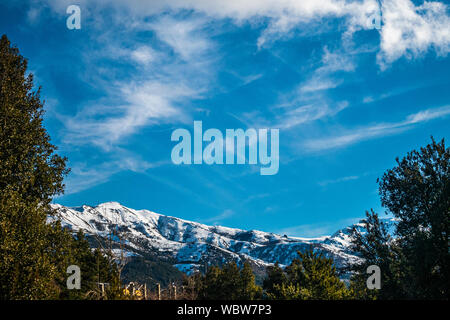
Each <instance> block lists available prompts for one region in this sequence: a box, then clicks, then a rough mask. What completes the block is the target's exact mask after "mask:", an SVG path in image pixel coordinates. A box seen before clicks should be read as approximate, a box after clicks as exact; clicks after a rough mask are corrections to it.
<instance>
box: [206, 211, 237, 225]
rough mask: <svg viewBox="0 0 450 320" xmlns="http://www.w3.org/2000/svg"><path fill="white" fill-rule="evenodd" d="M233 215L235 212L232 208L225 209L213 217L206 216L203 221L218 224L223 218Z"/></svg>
mask: <svg viewBox="0 0 450 320" xmlns="http://www.w3.org/2000/svg"><path fill="white" fill-rule="evenodd" d="M234 215H235V212H234V211H233V210H231V209H226V210H224V211H223V212H222V213H220V214H218V215H217V216H214V217H211V218H208V219H204V220H203V221H204V222H205V223H213V224H218V223H220V222H222V221H223V220H226V219H228V218H231V217H232V216H234Z"/></svg>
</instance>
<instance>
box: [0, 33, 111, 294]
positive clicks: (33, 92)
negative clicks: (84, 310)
mask: <svg viewBox="0 0 450 320" xmlns="http://www.w3.org/2000/svg"><path fill="white" fill-rule="evenodd" d="M39 92H40V88H37V89H36V88H35V87H34V84H33V74H31V73H29V74H27V60H26V59H24V58H23V57H22V56H21V55H20V54H19V50H18V49H17V48H16V47H13V46H11V43H10V41H9V40H8V38H7V37H6V35H3V36H2V37H1V38H0V124H1V126H0V299H60V298H72V299H74V298H84V297H85V294H86V293H87V292H88V291H90V290H95V289H96V287H97V285H96V283H97V281H98V279H99V277H98V274H99V273H102V279H106V280H105V281H110V282H111V283H112V284H113V286H112V287H113V288H115V292H114V294H113V295H112V296H114V297H117V296H118V293H117V292H118V290H117V288H118V284H117V283H116V282H117V279H118V277H117V272H116V270H115V268H116V267H115V264H114V263H113V262H112V261H111V259H108V258H107V257H105V256H104V254H103V253H101V252H97V253H95V254H94V253H92V252H91V249H90V248H89V245H88V243H87V241H86V240H85V238H84V235H83V234H82V233H79V234H78V236H77V237H75V238H74V237H73V235H72V234H71V232H69V231H68V230H64V229H63V228H62V227H61V225H60V223H59V222H58V221H56V222H53V223H47V217H48V215H55V212H53V211H52V210H51V208H50V206H49V204H50V202H51V199H52V197H53V196H55V195H57V194H60V193H62V192H63V190H64V184H63V179H64V177H65V175H66V174H67V173H68V172H69V170H68V169H67V168H66V160H67V159H66V158H63V157H60V156H59V155H57V154H56V153H55V151H56V147H55V146H54V145H52V144H51V143H50V137H49V135H48V133H47V131H46V130H45V128H44V126H43V114H44V109H43V103H42V102H41V100H40V95H39ZM72 264H75V265H78V266H79V267H80V268H82V273H83V274H82V277H81V278H82V282H81V283H82V289H81V290H80V291H70V292H69V291H68V290H67V287H66V279H67V276H68V275H67V274H66V270H67V267H68V266H69V265H72ZM94 273H95V275H94ZM95 276H97V277H95ZM94 279H97V281H95V280H94Z"/></svg>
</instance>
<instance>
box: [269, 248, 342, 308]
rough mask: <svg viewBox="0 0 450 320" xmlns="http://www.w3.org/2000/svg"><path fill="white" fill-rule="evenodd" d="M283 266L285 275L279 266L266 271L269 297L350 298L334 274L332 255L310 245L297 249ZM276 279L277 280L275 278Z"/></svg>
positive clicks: (284, 298)
mask: <svg viewBox="0 0 450 320" xmlns="http://www.w3.org/2000/svg"><path fill="white" fill-rule="evenodd" d="M298 255H299V258H297V259H294V260H293V261H292V263H291V264H290V265H289V266H287V267H286V269H285V271H284V272H285V276H281V274H280V269H278V268H279V267H278V268H274V269H271V270H269V278H268V279H267V280H266V282H265V283H266V288H268V289H269V290H267V291H266V295H267V297H268V298H269V299H283V300H291V299H295V300H340V299H349V298H350V291H349V290H348V289H347V287H346V285H345V283H344V282H342V281H341V280H340V279H339V277H338V274H337V271H336V268H335V266H334V264H333V260H332V259H331V258H327V257H325V256H324V255H323V254H322V253H317V252H314V250H313V249H312V248H310V249H309V250H307V251H306V252H304V253H302V252H300V251H299V252H298ZM277 279H278V281H277Z"/></svg>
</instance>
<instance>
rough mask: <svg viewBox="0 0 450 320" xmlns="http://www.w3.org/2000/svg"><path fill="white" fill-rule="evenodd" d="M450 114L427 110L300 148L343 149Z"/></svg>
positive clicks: (446, 109) (446, 108)
mask: <svg viewBox="0 0 450 320" xmlns="http://www.w3.org/2000/svg"><path fill="white" fill-rule="evenodd" d="M449 114H450V106H444V107H440V108H435V109H428V110H424V111H420V112H418V113H414V114H411V115H408V116H407V117H406V119H405V120H403V121H400V122H393V123H379V124H373V125H369V126H365V127H360V128H357V129H354V130H350V131H347V132H345V133H344V134H333V136H331V137H324V138H318V139H310V140H306V141H305V142H304V143H303V144H302V146H303V148H305V150H307V151H322V150H328V149H335V148H343V147H346V146H348V145H352V144H355V143H358V142H360V141H363V140H367V139H372V138H375V137H384V136H388V135H392V134H397V133H400V132H403V131H405V130H409V129H412V128H413V127H414V125H415V124H419V123H422V122H426V121H430V120H433V119H438V118H441V117H445V116H447V115H449Z"/></svg>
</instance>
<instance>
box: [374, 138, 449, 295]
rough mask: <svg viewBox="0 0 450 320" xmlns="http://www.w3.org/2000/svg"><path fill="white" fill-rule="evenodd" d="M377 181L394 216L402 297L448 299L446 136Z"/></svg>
mask: <svg viewBox="0 0 450 320" xmlns="http://www.w3.org/2000/svg"><path fill="white" fill-rule="evenodd" d="M396 161H397V165H396V166H395V167H394V168H392V169H390V170H387V171H386V172H385V174H384V175H383V177H382V178H381V179H380V180H379V192H380V196H381V204H382V205H383V206H384V207H385V208H387V212H388V213H391V214H393V215H394V216H395V217H396V218H398V220H399V221H398V225H397V229H396V234H397V236H398V238H399V240H398V242H399V245H400V246H401V251H402V255H403V257H404V260H403V262H404V264H403V265H402V269H403V270H406V272H407V274H406V275H405V276H406V278H405V279H404V283H405V285H406V287H405V288H404V289H405V290H406V296H408V297H414V298H423V299H448V297H449V294H450V292H449V283H450V254H449V239H450V238H449V237H450V234H449V231H450V230H449V229H450V148H446V147H445V142H444V139H442V140H441V142H436V141H435V140H434V138H433V137H431V143H430V144H428V145H427V146H425V147H422V148H420V150H418V151H416V150H413V151H411V152H408V154H407V155H406V156H405V157H404V158H403V159H402V160H399V159H398V158H397V159H396Z"/></svg>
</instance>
